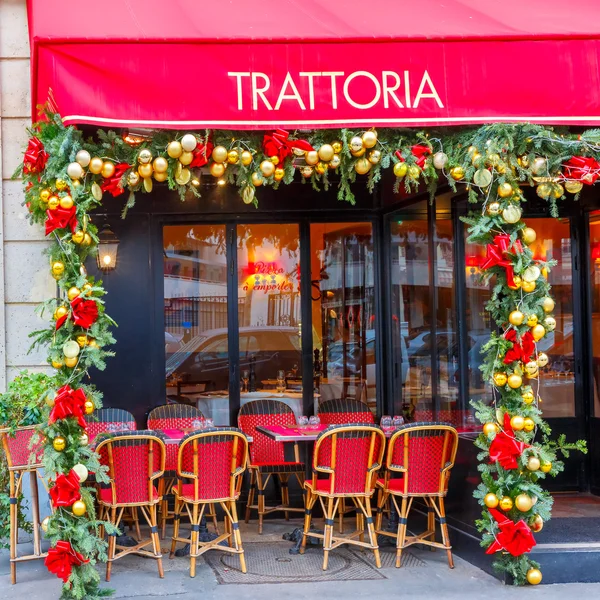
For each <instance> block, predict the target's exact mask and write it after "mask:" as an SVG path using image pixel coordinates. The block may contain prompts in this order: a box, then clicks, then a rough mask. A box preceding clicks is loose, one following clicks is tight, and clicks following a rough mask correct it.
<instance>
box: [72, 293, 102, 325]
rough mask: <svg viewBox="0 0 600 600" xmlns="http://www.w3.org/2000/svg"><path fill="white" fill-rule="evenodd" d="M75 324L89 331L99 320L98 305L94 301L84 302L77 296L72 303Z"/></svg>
mask: <svg viewBox="0 0 600 600" xmlns="http://www.w3.org/2000/svg"><path fill="white" fill-rule="evenodd" d="M71 311H72V314H73V323H75V325H79V326H80V327H83V328H84V329H89V328H90V327H91V326H92V325H93V324H94V323H95V322H96V321H97V320H98V305H97V304H96V303H95V302H94V301H93V300H84V299H83V298H82V297H81V296H77V298H75V299H74V300H72V301H71Z"/></svg>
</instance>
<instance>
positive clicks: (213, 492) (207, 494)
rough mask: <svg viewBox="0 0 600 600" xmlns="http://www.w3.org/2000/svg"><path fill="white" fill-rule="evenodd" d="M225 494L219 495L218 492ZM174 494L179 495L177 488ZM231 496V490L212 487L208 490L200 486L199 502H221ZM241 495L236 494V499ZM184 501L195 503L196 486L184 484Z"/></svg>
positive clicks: (182, 495)
mask: <svg viewBox="0 0 600 600" xmlns="http://www.w3.org/2000/svg"><path fill="white" fill-rule="evenodd" d="M219 491H221V492H223V493H222V494H219V493H218V492H219ZM173 492H175V493H177V486H174V487H173ZM228 496H229V490H218V489H215V488H214V487H212V486H210V487H208V488H207V486H206V485H204V486H203V485H199V486H198V500H206V501H210V500H220V499H222V498H227V497H228ZM238 497H239V494H236V496H235V498H236V499H237V498H238ZM180 498H181V499H182V500H187V501H188V502H194V484H193V483H184V484H183V485H182V486H181V496H180Z"/></svg>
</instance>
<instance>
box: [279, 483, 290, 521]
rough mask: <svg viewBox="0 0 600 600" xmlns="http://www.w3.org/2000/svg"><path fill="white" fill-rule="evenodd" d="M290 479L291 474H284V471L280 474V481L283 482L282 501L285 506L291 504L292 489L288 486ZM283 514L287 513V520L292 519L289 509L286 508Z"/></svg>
mask: <svg viewBox="0 0 600 600" xmlns="http://www.w3.org/2000/svg"><path fill="white" fill-rule="evenodd" d="M289 479H290V477H289V475H284V474H282V473H280V474H279V483H280V484H281V503H282V504H283V505H284V506H289V505H290V490H289V488H288V482H289ZM283 514H284V515H285V520H286V521H289V520H290V513H289V511H287V510H286V511H285V512H284V513H283Z"/></svg>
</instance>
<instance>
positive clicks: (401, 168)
mask: <svg viewBox="0 0 600 600" xmlns="http://www.w3.org/2000/svg"><path fill="white" fill-rule="evenodd" d="M407 172H408V165H407V164H406V163H405V162H397V163H396V164H395V165H394V175H395V176H396V177H404V176H405V175H406V173H407Z"/></svg>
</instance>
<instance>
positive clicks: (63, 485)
mask: <svg viewBox="0 0 600 600" xmlns="http://www.w3.org/2000/svg"><path fill="white" fill-rule="evenodd" d="M48 493H49V494H50V498H52V504H53V505H54V507H55V508H58V507H59V506H72V505H73V502H76V501H77V500H79V499H80V498H81V491H80V489H79V476H78V475H77V473H75V471H73V470H72V469H71V471H69V474H68V475H65V474H64V473H61V474H60V475H59V476H58V477H57V478H56V481H55V482H54V485H53V486H52V487H51V488H50V491H49V492H48Z"/></svg>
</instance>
